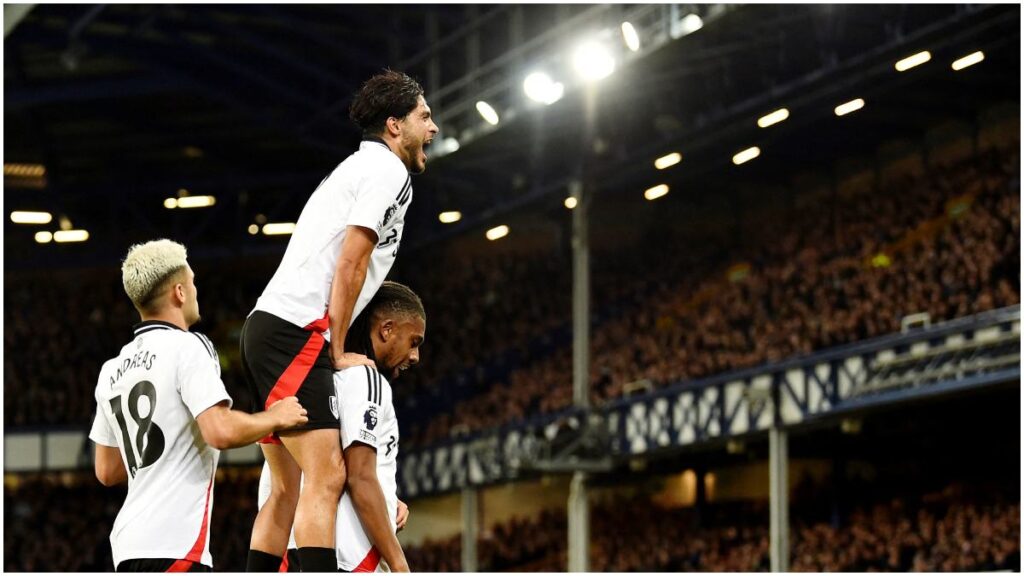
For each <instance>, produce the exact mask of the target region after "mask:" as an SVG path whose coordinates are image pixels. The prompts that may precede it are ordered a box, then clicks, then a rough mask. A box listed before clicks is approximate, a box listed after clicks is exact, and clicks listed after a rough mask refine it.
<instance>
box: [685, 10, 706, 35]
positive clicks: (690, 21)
mask: <svg viewBox="0 0 1024 576" xmlns="http://www.w3.org/2000/svg"><path fill="white" fill-rule="evenodd" d="M679 26H680V28H681V31H682V35H683V36H686V35H687V34H693V33H694V32H696V31H697V30H700V29H701V28H703V27H704V19H703V18H701V17H700V16H698V15H696V14H687V15H686V17H684V18H683V19H682V20H680V21H679Z"/></svg>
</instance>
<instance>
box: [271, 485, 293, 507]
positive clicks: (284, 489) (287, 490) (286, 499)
mask: <svg viewBox="0 0 1024 576" xmlns="http://www.w3.org/2000/svg"><path fill="white" fill-rule="evenodd" d="M270 497H271V498H272V499H274V500H276V501H277V503H278V505H281V506H289V507H291V508H294V507H295V506H296V505H297V504H298V503H299V485H298V484H296V485H295V486H286V485H285V484H284V483H277V484H275V485H274V486H272V487H271V488H270Z"/></svg>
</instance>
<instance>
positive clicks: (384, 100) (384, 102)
mask: <svg viewBox="0 0 1024 576" xmlns="http://www.w3.org/2000/svg"><path fill="white" fill-rule="evenodd" d="M422 95H423V87H422V86H420V84H419V83H418V82H416V81H415V80H413V79H412V78H411V77H409V76H408V75H406V74H405V73H403V72H396V71H394V70H387V69H385V70H384V71H383V72H381V73H380V74H377V75H376V76H374V77H372V78H370V79H369V80H367V81H366V82H365V83H363V87H362V88H360V89H359V92H358V93H357V94H356V96H355V98H354V99H353V100H352V106H350V107H349V109H348V117H349V118H351V119H352V121H353V122H355V123H356V125H357V126H359V128H360V129H361V130H362V131H363V135H364V136H379V135H380V134H381V133H382V132H383V131H384V124H385V123H386V122H387V120H388V118H392V117H394V118H404V117H405V116H406V115H408V114H409V113H410V112H412V111H413V109H415V108H416V104H417V101H418V99H419V97H420V96H422Z"/></svg>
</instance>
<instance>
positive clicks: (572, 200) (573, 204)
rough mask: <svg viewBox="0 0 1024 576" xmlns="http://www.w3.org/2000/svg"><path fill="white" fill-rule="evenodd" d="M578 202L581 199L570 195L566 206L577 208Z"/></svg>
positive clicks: (566, 200) (570, 208)
mask: <svg viewBox="0 0 1024 576" xmlns="http://www.w3.org/2000/svg"><path fill="white" fill-rule="evenodd" d="M577 204H579V200H576V197H575V196H569V197H568V198H566V199H565V207H566V208H568V209H569V210H572V209H573V208H575V207H576V205H577Z"/></svg>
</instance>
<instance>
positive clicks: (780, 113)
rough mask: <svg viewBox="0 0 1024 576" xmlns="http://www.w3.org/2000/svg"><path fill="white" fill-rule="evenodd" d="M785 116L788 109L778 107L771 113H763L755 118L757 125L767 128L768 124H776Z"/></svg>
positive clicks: (787, 113) (787, 116)
mask: <svg viewBox="0 0 1024 576" xmlns="http://www.w3.org/2000/svg"><path fill="white" fill-rule="evenodd" d="M786 118H789V110H787V109H786V108H779V109H778V110H776V111H775V112H772V113H771V114H765V115H764V116H761V117H760V118H758V119H757V125H758V126H759V127H761V128H767V127H769V126H772V125H775V124H778V123H779V122H782V121H783V120H785V119H786Z"/></svg>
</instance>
